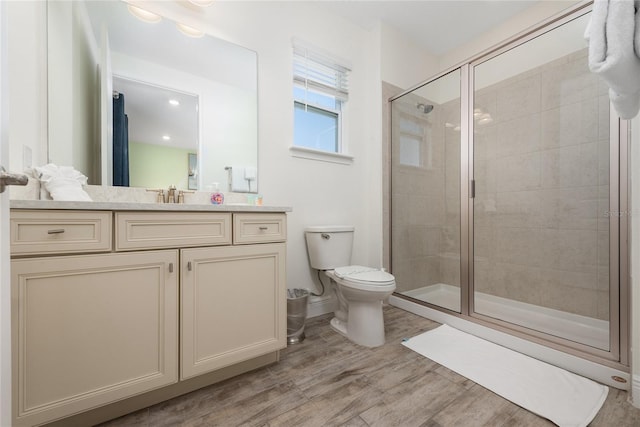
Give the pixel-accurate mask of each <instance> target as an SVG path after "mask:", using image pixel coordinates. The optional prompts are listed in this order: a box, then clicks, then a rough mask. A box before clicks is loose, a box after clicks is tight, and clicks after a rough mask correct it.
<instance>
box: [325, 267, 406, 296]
mask: <svg viewBox="0 0 640 427" xmlns="http://www.w3.org/2000/svg"><path fill="white" fill-rule="evenodd" d="M334 274H335V276H336V277H337V278H338V279H341V282H342V284H343V285H346V286H349V287H351V288H354V289H360V290H371V291H386V290H387V288H389V287H393V288H395V284H396V281H395V278H394V277H393V276H392V275H391V274H389V273H387V272H386V271H383V270H381V269H377V268H371V267H364V266H361V265H349V266H345V267H338V268H336V269H335V270H334Z"/></svg>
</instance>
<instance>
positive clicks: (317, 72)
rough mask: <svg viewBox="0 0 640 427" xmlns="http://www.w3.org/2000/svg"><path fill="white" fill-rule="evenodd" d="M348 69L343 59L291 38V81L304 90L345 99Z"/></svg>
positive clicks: (347, 87) (347, 95) (347, 85)
mask: <svg viewBox="0 0 640 427" xmlns="http://www.w3.org/2000/svg"><path fill="white" fill-rule="evenodd" d="M350 71H351V70H350V68H349V65H347V64H345V61H340V60H339V59H337V58H335V57H333V56H332V55H330V54H327V53H325V52H322V51H321V50H319V49H317V48H314V47H313V46H310V45H308V44H306V43H304V42H302V41H300V40H298V39H293V81H294V83H295V84H297V85H299V86H301V87H303V88H305V90H312V91H316V92H320V93H324V94H326V95H330V96H333V97H335V98H336V100H339V101H342V102H344V101H347V99H348V97H349V72H350Z"/></svg>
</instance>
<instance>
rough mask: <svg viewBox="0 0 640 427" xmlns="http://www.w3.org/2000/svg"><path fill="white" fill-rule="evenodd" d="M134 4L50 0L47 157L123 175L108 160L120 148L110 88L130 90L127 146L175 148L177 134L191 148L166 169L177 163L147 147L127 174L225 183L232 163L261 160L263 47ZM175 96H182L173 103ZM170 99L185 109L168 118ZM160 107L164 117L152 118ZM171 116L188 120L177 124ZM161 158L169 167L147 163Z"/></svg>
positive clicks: (251, 164)
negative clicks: (140, 12)
mask: <svg viewBox="0 0 640 427" xmlns="http://www.w3.org/2000/svg"><path fill="white" fill-rule="evenodd" d="M127 6H128V5H127V3H124V2H121V1H86V2H78V1H56V2H47V20H48V31H47V33H48V42H47V44H48V47H47V48H48V60H47V65H48V80H49V84H48V114H49V127H48V153H47V156H46V158H47V159H48V161H49V162H54V163H57V164H61V165H72V166H74V167H75V168H76V169H78V170H80V171H81V172H82V173H84V174H85V175H87V176H88V177H89V183H90V184H102V185H113V184H116V183H115V182H114V180H113V178H114V177H113V175H112V174H111V173H108V174H107V173H105V171H106V170H108V169H111V162H113V164H121V163H122V162H121V159H119V157H118V156H120V154H119V150H113V128H112V125H113V121H112V120H113V119H112V117H111V116H110V114H105V112H106V110H108V109H109V108H110V107H111V106H110V105H109V103H110V102H111V99H110V97H111V95H110V94H111V91H113V95H114V96H119V95H120V94H123V95H124V96H123V97H124V102H125V106H124V110H125V113H126V114H127V116H128V122H129V135H128V136H129V143H130V144H131V147H132V151H130V155H135V154H136V153H138V151H139V150H138V148H140V147H142V146H143V145H142V144H146V146H147V148H149V146H150V145H157V146H158V147H164V148H177V146H176V145H174V146H173V147H167V146H168V145H170V144H169V142H170V141H171V142H173V143H174V144H178V145H180V149H181V150H184V153H181V154H180V157H181V158H180V159H179V161H176V163H179V164H180V168H179V171H178V172H176V171H175V170H169V168H174V169H175V167H173V166H170V164H169V163H170V162H168V161H166V160H161V159H162V158H163V155H158V156H156V155H155V154H151V153H153V152H152V151H145V154H142V155H143V156H144V157H145V158H146V159H147V160H148V161H147V162H144V164H140V165H138V166H136V164H137V163H136V162H133V163H131V164H130V166H129V168H130V169H131V168H135V171H132V170H129V172H130V176H132V177H134V176H137V177H138V178H135V179H133V180H131V184H130V185H131V186H142V187H166V186H167V185H168V182H167V181H166V179H168V178H167V176H168V175H172V176H176V174H177V175H179V176H180V178H181V179H180V180H178V179H177V178H171V181H172V182H171V184H174V185H176V186H177V187H178V188H183V189H188V188H189V189H199V190H204V189H206V186H208V185H210V184H211V183H213V182H217V183H219V184H220V188H221V189H224V190H226V189H228V184H229V183H228V180H229V175H230V174H229V170H227V169H225V168H227V167H234V166H236V167H242V168H245V167H246V168H252V169H256V168H257V55H256V53H255V52H253V51H251V50H248V49H246V48H243V47H241V46H237V45H234V44H232V43H229V42H226V41H224V40H220V39H217V38H215V37H212V36H209V35H203V36H201V37H193V35H191V36H189V35H186V34H185V33H184V32H182V31H181V30H180V29H179V28H178V25H176V23H175V22H173V21H171V20H170V19H167V18H164V17H163V18H162V19H161V20H160V21H159V22H155V23H152V22H144V21H142V20H141V19H139V18H137V17H135V16H134V15H133V14H132V13H130V11H129V10H128V7H127ZM107 88H108V89H107ZM107 90H108V91H109V93H107V94H106V92H107ZM105 94H106V95H105ZM172 94H173V95H172ZM101 96H102V98H103V101H102V104H101V103H100V101H99V100H100V97H101ZM107 98H109V99H107ZM178 98H180V100H178ZM105 99H106V101H105ZM171 99H173V100H175V101H178V102H179V105H178V106H172V105H170V104H168V102H169V101H170V100H171ZM168 107H171V108H173V112H174V113H176V114H178V110H181V111H183V112H182V113H180V118H179V119H176V120H170V119H168V117H169V116H166V114H170V113H171V108H168ZM186 111H189V114H187V113H186ZM110 113H111V112H110ZM163 115H164V116H163ZM158 116H161V117H164V118H161V119H160V120H156V121H155V122H154V121H150V120H151V118H152V117H156V118H157V117H158ZM171 123H174V124H175V125H176V126H179V127H181V129H179V130H177V128H176V127H174V128H173V129H170V124H171ZM106 130H108V131H109V132H105V131H106ZM171 133H173V134H174V135H177V133H180V134H181V135H183V136H181V137H177V136H176V137H173V136H172V135H171ZM104 135H106V137H105V136H104ZM163 136H164V137H167V136H168V137H169V141H167V140H166V139H167V138H165V139H163ZM177 139H181V141H177ZM186 139H188V141H186ZM101 141H102V142H101ZM105 145H106V146H105ZM183 145H184V146H183ZM165 151H166V150H165ZM138 154H140V153H138ZM156 154H157V153H156ZM165 154H166V153H165ZM169 157H171V156H169ZM182 157H184V158H182ZM105 158H106V159H109V161H108V162H105ZM165 158H166V157H165ZM154 163H155V164H156V165H159V166H161V167H164V168H165V173H158V172H157V171H156V172H153V173H152V172H150V171H147V170H143V165H144V166H145V167H148V166H150V165H151V164H154ZM194 164H196V165H197V167H196V168H195V169H194V168H192V167H190V166H193V165H194ZM152 176H156V177H157V178H156V179H154V178H152ZM141 177H143V178H144V179H142V178H141ZM161 178H163V179H161ZM174 181H175V182H174ZM252 190H257V188H252Z"/></svg>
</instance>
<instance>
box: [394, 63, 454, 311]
mask: <svg viewBox="0 0 640 427" xmlns="http://www.w3.org/2000/svg"><path fill="white" fill-rule="evenodd" d="M460 116H461V114H460V70H456V71H453V72H451V73H449V74H446V75H444V76H442V77H440V78H438V79H436V80H434V81H432V82H430V83H428V84H426V85H424V86H422V87H420V88H418V89H416V90H415V91H413V92H411V93H408V94H406V95H404V96H402V97H400V98H398V99H395V100H394V101H393V103H392V106H391V129H392V137H391V139H392V141H393V144H392V152H391V162H392V163H391V165H392V166H391V194H392V197H391V203H392V209H391V211H392V215H391V234H392V238H391V242H392V244H391V264H392V271H393V274H394V276H395V278H396V286H397V289H396V292H398V293H401V294H402V295H405V296H408V297H411V298H414V299H417V300H419V301H422V302H427V303H430V304H434V305H437V306H439V307H443V308H446V309H449V310H453V311H457V312H460Z"/></svg>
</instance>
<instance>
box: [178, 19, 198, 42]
mask: <svg viewBox="0 0 640 427" xmlns="http://www.w3.org/2000/svg"><path fill="white" fill-rule="evenodd" d="M176 27H178V30H180V32H181V33H182V34H184V35H186V36H189V37H195V38H198V37H202V36H204V31H200V30H198V29H196V28H193V27H190V26H188V25H184V24H182V23H180V22H176Z"/></svg>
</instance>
